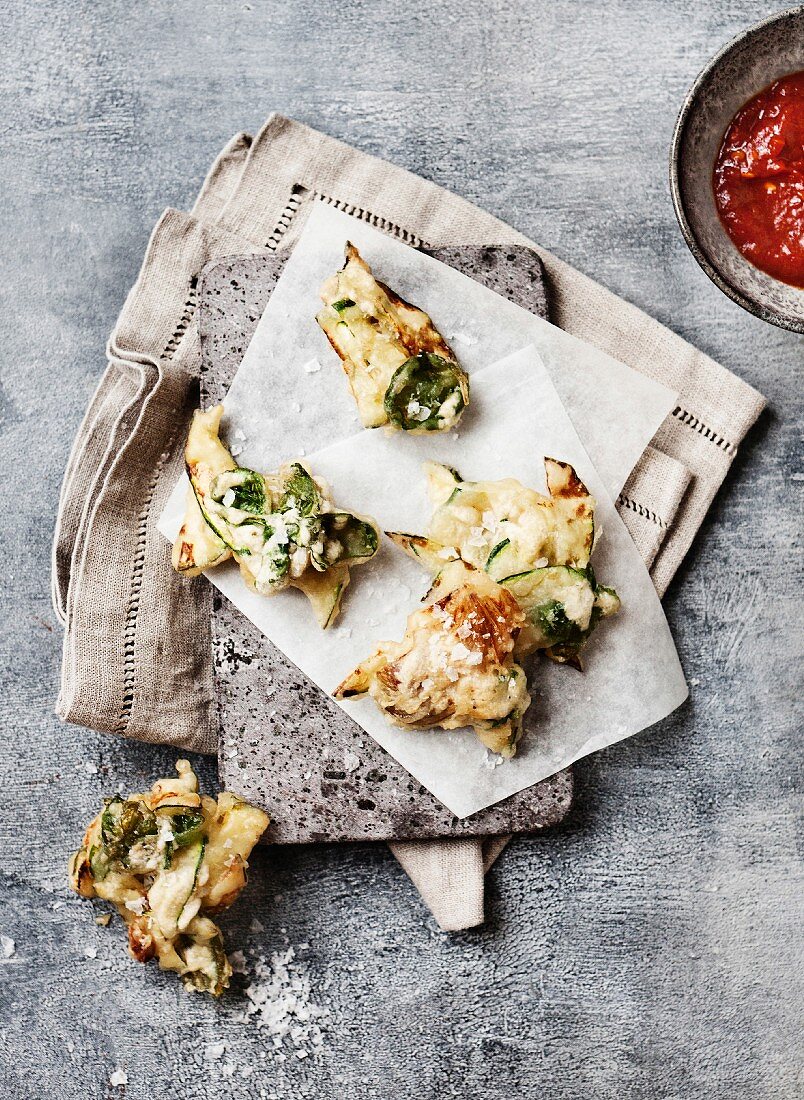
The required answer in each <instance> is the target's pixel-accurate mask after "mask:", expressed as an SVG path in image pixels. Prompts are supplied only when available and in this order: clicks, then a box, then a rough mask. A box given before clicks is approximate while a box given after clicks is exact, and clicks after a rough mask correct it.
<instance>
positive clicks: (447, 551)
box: [436, 546, 458, 561]
mask: <svg viewBox="0 0 804 1100" xmlns="http://www.w3.org/2000/svg"><path fill="white" fill-rule="evenodd" d="M457 556H458V551H457V550H456V549H455V547H454V546H445V547H444V549H443V550H439V551H438V552H437V554H436V557H437V558H443V560H444V561H450V560H451V559H452V558H457Z"/></svg>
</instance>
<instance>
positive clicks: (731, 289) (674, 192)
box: [670, 4, 804, 332]
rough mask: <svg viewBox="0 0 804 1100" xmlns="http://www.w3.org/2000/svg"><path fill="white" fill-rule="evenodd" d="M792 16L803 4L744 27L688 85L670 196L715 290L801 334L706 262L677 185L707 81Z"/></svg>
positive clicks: (803, 12) (674, 146)
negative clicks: (745, 46)
mask: <svg viewBox="0 0 804 1100" xmlns="http://www.w3.org/2000/svg"><path fill="white" fill-rule="evenodd" d="M795 16H804V4H798V5H796V6H795V7H792V8H784V9H783V10H782V11H777V12H774V13H773V14H772V15H769V16H767V17H766V18H765V19H761V20H760V21H759V22H758V23H754V24H752V26H750V27H746V29H745V30H744V31H740V33H739V34H737V35H735V36H734V38H731V39H730V40H729V41H728V42H727V43H726V44H725V45H724V46H723V47H722V48H721V49H720V50H718V52H717V53H716V54H715V55H714V56H713V57H712V58H711V59H710V60H709V61H708V62H707V64H706V65H705V66H704V67H703V69H701V71H700V72H699V73H698V75H697V77H696V78H695V80H694V81H693V82H692V84H691V85H690V87H689V89H688V91H687V94H686V95H685V96H684V100H683V102H682V104H681V110H680V111H679V113H678V118H677V119H676V125H675V128H674V130H673V140H672V141H671V143H670V195H671V197H672V200H673V208H674V210H675V214H676V219H677V220H678V224H679V227H680V228H681V232H682V235H683V237H684V240H685V242H686V244H687V247H688V248H689V250H690V252H691V253H692V255H693V256H694V257H695V259H696V260H697V262H698V264H699V266H700V267H701V268H702V270H703V271H705V272H706V274H707V275H708V276H709V278H710V279H711V280H712V282H713V283H714V284H715V286H717V287H718V289H719V290H721V291H722V292H723V293H724V294H725V295H726V296H727V297H728V298H731V300H732V301H733V302H736V303H737V305H738V306H741V307H742V308H743V309H745V310H747V311H748V312H749V313H753V314H754V316H755V317H759V318H760V319H761V320H763V321H767V322H768V323H769V324H771V325H777V326H778V327H779V328H784V329H789V330H790V331H792V332H804V321H801V320H799V319H798V318H796V317H791V316H790V315H789V314H785V313H779V312H778V311H777V310H775V309H772V308H771V307H770V306H766V305H764V304H763V303H762V302H758V301H756V300H755V299H753V298H749V297H748V296H747V295H746V294H743V293H742V291H741V290H739V289H738V288H737V287H735V286H734V285H733V284H732V283H731V282H729V280H728V279H725V278H724V277H723V276H722V275H721V273H720V271H719V270H718V269H717V267H716V266H715V265H714V264H713V263H712V261H711V260H710V259H709V256H708V255H707V253H706V252H705V251H704V250H703V248H702V247H701V245H700V244H699V242H698V238H697V237H696V235H695V233H694V232H693V229H692V226H691V225H690V223H689V220H688V218H687V213H686V210H685V208H684V196H683V193H682V187H681V184H680V182H679V171H678V167H679V160H680V156H681V144H682V139H683V137H684V132H685V130H686V126H687V120H688V119H689V116H690V113H691V112H692V110H693V108H694V107H695V106H696V104H697V102H698V99H699V96H700V93H701V90H702V88H703V87H704V85H705V84H706V83H707V81H708V80H709V78H710V76H711V74H712V73H713V72H714V71H715V69H717V68H718V66H719V65H720V64H722V62H723V61H724V60H725V59H726V58H727V57H728V56H729V55H730V54H731V53H732V51H733V50H734V49H735V48H736V47H737V46H739V45H740V44H741V43H743V42H745V41H746V39H748V38H751V37H753V36H754V35H755V34H756V33H757V32H758V31H761V30H764V28H765V27H769V26H771V25H772V24H774V23H780V22H782V21H783V20H786V19H790V18H792V17H795ZM760 91H762V89H761V88H757V92H760Z"/></svg>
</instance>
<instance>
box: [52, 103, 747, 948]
mask: <svg viewBox="0 0 804 1100" xmlns="http://www.w3.org/2000/svg"><path fill="white" fill-rule="evenodd" d="M314 201H323V202H328V203H331V204H334V205H335V206H337V207H338V208H339V209H342V210H345V211H346V212H348V213H350V214H353V215H355V216H357V217H360V218H363V219H365V220H366V221H368V222H370V223H371V224H372V225H374V226H377V227H378V228H380V229H383V230H385V231H387V232H389V233H392V234H394V235H396V236H398V237H400V238H401V239H403V240H406V241H408V242H409V243H411V244H413V245H424V244H430V245H446V244H450V245H458V244H485V245H488V244H500V245H505V244H508V243H517V244H525V245H529V246H530V247H532V248H534V249H535V250H536V251H537V252H538V254H539V255H540V257H541V259H542V261H543V263H544V266H545V270H546V273H547V277H548V300H549V302H550V306H551V311H552V320H553V321H554V322H555V323H556V324H558V325H560V326H561V327H562V328H565V329H566V330H567V331H568V332H571V333H573V334H574V335H576V336H579V337H581V338H582V339H585V340H588V341H589V342H590V343H592V344H595V345H596V346H598V347H600V348H602V349H603V350H605V351H607V352H609V353H610V354H612V355H614V356H615V357H617V358H618V359H621V360H622V361H623V362H625V363H628V364H629V365H630V366H632V367H634V368H635V369H636V370H639V371H642V372H643V373H645V374H647V375H649V376H651V377H656V378H658V379H660V380H661V381H663V382H665V383H666V384H668V385H670V386H672V387H674V388H675V389H677V390H678V391H679V393H680V397H679V403H678V407H677V408H676V409H675V410H674V412H673V414H672V415H671V416H669V417H668V418H667V421H666V422H665V423H664V424H663V425H662V428H661V429H660V431H659V432H658V433H657V436H656V438H655V439H654V441H653V445H652V446H651V447H649V448H648V449H647V450H646V452H645V454H644V455H643V456H642V458H641V460H640V462H639V463H638V464H637V467H636V468H635V470H634V471H633V473H632V475H631V477H630V478H629V480H628V482H627V484H626V486H625V487H624V489H623V493H622V495H621V497H620V499H619V501H618V507H619V509H620V513H621V515H622V517H623V520H624V522H625V523H626V524H627V526H628V528H629V531H630V532H631V534H632V536H633V538H634V541H635V543H636V545H637V546H638V548H639V549H640V552H641V553H642V555H643V558H644V560H645V562H646V564H647V565H648V566H649V568H650V570H651V575H652V577H653V579H654V583H655V584H656V587H657V589H658V591H659V592H660V594H661V593H663V592H664V591H665V589H666V587H667V585H668V583H669V582H670V579H671V578H672V576H673V574H674V573H675V570H676V569H677V568H678V565H679V563H680V562H681V560H682V558H683V557H684V554H685V553H686V551H687V549H688V548H689V546H690V543H691V542H692V539H693V537H694V535H695V533H696V531H697V530H698V527H699V526H700V524H701V521H702V520H703V517H704V515H705V514H706V511H707V509H708V507H709V505H710V503H711V501H712V499H713V497H714V495H715V493H716V492H717V489H718V487H719V486H720V484H721V483H722V481H723V478H724V477H725V474H726V472H727V470H728V468H729V466H730V465H731V462H732V461H733V459H734V455H735V453H736V451H737V447H738V446H739V444H740V442H741V441H742V439H743V437H744V436H745V433H746V432H747V430H748V429H749V427H750V426H751V424H752V423H753V422H754V421H755V419H756V417H757V416H758V415H759V413H760V411H761V409H762V407H763V404H764V401H763V398H762V397H761V395H760V394H758V393H757V392H756V391H755V390H753V389H752V388H751V387H750V386H748V385H747V384H746V383H744V382H742V381H741V380H740V379H738V378H736V377H735V376H734V375H732V374H730V373H729V372H728V371H726V370H725V369H724V368H722V367H720V366H719V365H718V364H716V363H715V362H713V361H712V360H711V359H709V358H708V357H706V356H705V355H703V354H702V353H700V352H698V351H696V350H695V349H694V348H692V347H691V346H690V345H689V344H687V343H685V342H684V341H683V340H681V339H680V338H679V337H677V336H675V335H674V334H673V333H671V332H670V331H669V330H668V329H665V328H664V327H662V326H661V325H659V324H658V323H657V322H656V321H654V320H652V319H651V318H649V317H647V316H646V315H645V314H644V313H641V312H640V311H639V310H637V309H636V308H635V307H633V306H631V305H629V304H628V303H626V302H624V301H622V300H621V299H619V298H617V297H616V296H614V295H613V294H611V293H610V292H609V291H607V290H605V289H604V288H603V287H601V286H598V285H597V284H596V283H594V282H593V281H592V280H590V279H588V278H587V277H585V276H584V275H581V274H580V273H579V272H577V271H575V270H574V269H573V268H571V267H569V266H568V265H567V264H565V263H563V262H562V261H560V260H558V259H556V258H555V257H554V256H552V255H550V254H549V253H547V252H545V251H544V250H543V249H541V248H539V247H538V246H536V245H534V244H533V243H532V242H530V241H528V240H527V239H526V238H525V237H523V236H522V235H521V234H519V233H517V232H516V231H514V230H513V229H511V228H509V227H508V226H506V225H504V224H503V223H502V222H500V221H498V220H497V219H495V218H493V217H491V216H490V215H488V214H486V213H484V212H483V211H481V210H478V209H477V208H476V207H474V206H472V205H470V204H469V203H467V202H465V201H464V200H462V199H459V198H457V197H456V196H454V195H451V194H449V193H448V192H446V191H444V190H442V189H441V188H439V187H436V186H435V185H434V184H431V183H428V182H426V181H424V180H422V179H420V178H418V177H416V176H413V175H411V174H410V173H408V172H406V171H404V170H402V169H399V168H396V167H393V166H392V165H389V164H386V163H384V162H382V161H379V160H376V159H375V158H373V157H369V156H367V155H366V154H363V153H360V152H358V151H357V150H355V149H352V148H350V147H348V146H346V145H343V144H341V143H340V142H337V141H334V140H333V139H331V138H328V137H326V136H324V135H323V134H320V133H317V132H316V131H314V130H310V129H308V128H307V127H305V126H302V125H300V124H298V123H295V122H292V121H290V120H288V119H285V118H282V117H281V116H278V115H274V116H272V117H271V118H270V119H269V120H268V121H267V123H266V124H265V126H264V127H263V129H262V131H261V132H260V133H259V134H258V135H257V137H256V138H255V139H254V140H253V141H252V139H251V138H250V137H249V136H248V135H245V134H240V135H238V136H236V137H235V138H233V139H232V141H231V142H229V144H228V145H227V146H226V148H225V149H224V150H223V151H222V153H221V154H220V156H219V157H218V159H217V160H216V161H215V164H214V165H213V167H212V169H211V170H210V173H209V175H208V177H207V179H206V181H205V183H204V186H203V188H202V190H201V192H200V194H199V196H198V199H197V200H196V203H195V205H194V206H193V210H192V212H191V213H190V214H185V213H182V212H180V211H175V210H168V211H166V212H165V214H164V215H163V216H162V218H161V219H160V221H159V223H158V225H157V226H156V228H155V230H154V232H153V235H152V237H151V241H150V243H149V246H148V250H147V252H146V256H145V259H144V261H143V265H142V269H141V271H140V275H139V277H138V279H137V282H136V283H135V285H134V287H133V289H132V291H131V293H130V294H129V297H128V299H127V301H126V303H125V306H124V307H123V311H122V313H121V315H120V318H119V320H118V322H117V325H116V327H115V330H114V332H113V333H112V336H111V338H110V340H109V346H108V364H107V367H106V371H105V373H104V375H103V377H102V379H101V382H100V384H99V386H98V390H97V392H96V394H95V396H94V397H93V399H92V402H91V404H90V407H89V409H88V411H87V414H86V417H85V419H84V422H83V423H82V425H81V428H80V429H79V433H78V436H77V438H76V441H75V444H74V447H73V450H72V453H71V455H70V459H69V462H68V466H67V471H66V474H65V479H64V484H63V488H62V493H61V499H60V503H59V515H58V522H57V528H56V533H55V538H54V547H53V598H54V605H55V607H56V611H57V613H58V614H59V616H60V618H61V619H62V621H63V622H64V625H65V634H64V652H63V663H62V682H61V691H60V694H59V699H58V703H57V712H58V713H59V715H60V716H61V717H62V718H63V719H64V720H65V721H69V722H75V723H79V724H81V725H86V726H89V727H91V728H94V729H99V730H103V731H105V732H110V733H117V734H121V735H124V736H129V737H136V738H139V739H141V740H144V741H149V742H152V743H161V744H170V745H175V746H177V747H181V748H187V749H194V750H198V751H201V752H213V751H214V750H215V747H216V739H217V726H216V720H215V712H214V700H213V693H212V676H211V658H210V648H209V612H210V596H209V591H208V586H206V585H203V584H198V583H191V582H188V581H186V580H185V579H183V578H181V577H178V576H177V575H176V574H174V573H173V571H172V570H171V568H170V562H169V553H168V548H167V546H166V544H165V542H164V540H163V539H162V537H161V535H160V534H159V533H158V532H157V530H156V521H157V519H158V517H159V515H160V513H161V512H162V509H163V506H164V504H165V501H166V499H167V496H168V494H169V493H170V491H171V489H172V487H173V485H174V484H175V481H176V478H177V476H178V474H179V471H180V469H181V465H182V453H181V452H182V445H183V439H184V435H185V430H186V426H187V423H188V420H189V416H190V414H191V412H192V409H193V408H194V407H195V406H196V404H197V400H198V397H197V377H198V371H199V365H200V348H199V340H198V332H197V327H196V323H195V285H196V280H197V277H198V274H199V272H200V271H201V269H202V268H203V266H204V265H205V264H206V263H208V262H209V261H210V260H213V259H215V258H216V257H219V256H223V255H229V254H234V253H237V254H241V255H242V254H244V253H259V252H261V251H269V252H271V251H276V250H277V249H280V248H288V247H290V246H292V243H293V241H294V239H295V237H296V236H297V234H298V232H299V229H300V228H301V226H302V224H303V222H304V219H305V217H306V215H307V212H308V211H309V208H310V204H311V203H312V202H314ZM504 844H505V838H499V839H492V840H490V841H485V842H475V841H467V840H459V841H444V842H416V843H395V844H392V845H391V847H392V850H393V851H394V854H395V855H396V856H397V858H398V859H399V861H400V863H401V864H402V865H403V867H404V868H405V869H406V871H407V872H408V874H410V876H411V878H412V879H413V881H414V883H415V884H416V886H417V888H418V889H419V891H420V893H421V894H422V897H423V898H424V900H425V901H426V902H427V904H428V905H429V906H430V908H431V909H432V911H433V913H434V914H435V916H436V919H437V920H438V922H439V924H440V925H441V926H442V927H443V928H447V929H455V928H467V927H471V926H473V925H474V924H478V923H480V922H482V920H483V874H484V871H485V870H487V869H488V867H489V866H490V865H491V863H492V862H493V860H494V858H496V855H497V854H499V851H501V850H502V847H503V846H504Z"/></svg>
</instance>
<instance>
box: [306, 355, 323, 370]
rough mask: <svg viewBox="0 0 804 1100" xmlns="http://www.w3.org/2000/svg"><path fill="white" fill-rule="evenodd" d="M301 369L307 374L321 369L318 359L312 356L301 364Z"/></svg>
mask: <svg viewBox="0 0 804 1100" xmlns="http://www.w3.org/2000/svg"><path fill="white" fill-rule="evenodd" d="M302 370H303V371H306V372H307V374H316V372H317V371H320V370H321V364H320V363H319V362H318V359H317V358H316V357H315V356H313V358H312V359H308V360H307V362H306V363H303V364H302Z"/></svg>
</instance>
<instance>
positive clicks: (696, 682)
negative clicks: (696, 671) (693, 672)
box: [690, 676, 701, 688]
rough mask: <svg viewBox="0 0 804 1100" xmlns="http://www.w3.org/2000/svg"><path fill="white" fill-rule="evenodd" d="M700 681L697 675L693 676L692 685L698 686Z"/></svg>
mask: <svg viewBox="0 0 804 1100" xmlns="http://www.w3.org/2000/svg"><path fill="white" fill-rule="evenodd" d="M700 682H701V681H700V680H699V679H698V677H697V676H693V678H692V679H691V680H690V687H694V688H697V687H698V685H699V684H700Z"/></svg>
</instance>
